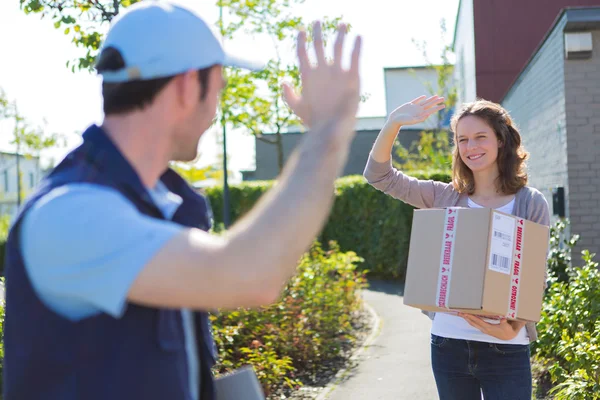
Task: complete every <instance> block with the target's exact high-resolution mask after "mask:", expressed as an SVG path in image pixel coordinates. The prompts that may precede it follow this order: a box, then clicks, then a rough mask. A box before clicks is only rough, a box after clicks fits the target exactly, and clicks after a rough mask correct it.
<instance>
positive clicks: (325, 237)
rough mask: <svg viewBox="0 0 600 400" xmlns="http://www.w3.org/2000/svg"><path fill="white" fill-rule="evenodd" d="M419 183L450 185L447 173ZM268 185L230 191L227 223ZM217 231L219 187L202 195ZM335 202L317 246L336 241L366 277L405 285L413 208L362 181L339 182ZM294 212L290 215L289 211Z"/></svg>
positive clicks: (429, 174) (423, 174) (425, 175)
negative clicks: (353, 257)
mask: <svg viewBox="0 0 600 400" xmlns="http://www.w3.org/2000/svg"><path fill="white" fill-rule="evenodd" d="M411 175H412V176H415V177H418V178H420V179H433V180H438V181H442V182H449V181H450V174H449V173H448V172H445V171H417V172H413V173H411ZM272 184H273V183H272V182H271V181H261V182H244V183H242V184H239V185H234V186H231V188H230V193H231V195H230V198H231V220H232V221H235V220H237V219H238V218H239V217H241V216H242V215H244V214H245V213H246V212H247V211H248V210H250V209H251V208H252V206H254V204H255V203H256V202H257V201H258V199H259V198H260V197H261V196H262V194H263V193H264V192H265V191H267V190H268V189H269V188H270V187H272ZM206 193H207V195H208V198H209V199H210V203H211V206H212V207H213V213H214V219H215V224H216V225H217V227H218V226H219V225H220V224H222V221H223V219H222V218H223V208H222V205H223V200H222V199H223V191H222V187H221V186H218V187H212V188H209V189H208V190H207V191H206ZM335 194H336V199H335V203H334V205H333V208H332V210H331V214H330V216H329V219H328V221H327V223H326V225H325V227H324V228H323V231H322V232H321V234H320V236H319V238H318V240H319V241H320V242H321V243H328V242H329V241H332V240H333V241H336V242H337V243H339V246H340V248H341V249H342V251H355V252H356V253H357V254H360V256H361V257H362V258H364V260H365V261H364V263H363V264H362V265H361V269H363V270H365V271H368V272H369V276H370V277H378V278H386V279H399V280H403V279H404V277H405V273H406V262H407V259H408V246H409V240H410V231H411V227H412V212H413V207H411V206H409V205H407V204H405V203H403V202H401V201H399V200H396V199H394V198H392V197H390V196H388V195H386V194H383V193H381V192H380V191H378V190H376V189H374V188H373V187H372V186H371V185H369V184H368V183H367V182H366V181H365V179H364V178H363V177H362V176H347V177H343V178H340V179H338V180H337V181H336V184H335ZM290 212H293V210H290Z"/></svg>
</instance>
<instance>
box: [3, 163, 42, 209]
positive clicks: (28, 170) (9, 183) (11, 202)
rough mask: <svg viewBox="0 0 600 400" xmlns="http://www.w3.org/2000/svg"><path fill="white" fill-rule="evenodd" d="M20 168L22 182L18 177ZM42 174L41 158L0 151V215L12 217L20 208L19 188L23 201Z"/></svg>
mask: <svg viewBox="0 0 600 400" xmlns="http://www.w3.org/2000/svg"><path fill="white" fill-rule="evenodd" d="M17 160H18V169H17ZM18 170H20V176H21V179H20V182H19V180H18V179H17V177H18V176H19V174H18V173H17V171H18ZM41 175H42V172H41V169H40V163H39V158H37V157H24V156H23V155H20V156H18V158H17V155H16V154H15V153H5V152H0V216H2V215H9V216H10V217H11V218H12V217H13V216H14V215H15V214H16V212H17V208H18V198H19V196H18V193H19V188H20V191H21V201H23V200H24V199H25V198H26V197H27V195H28V194H29V193H30V192H31V191H32V189H33V188H34V187H35V186H36V185H37V184H38V183H39V181H40V180H41ZM19 184H20V185H19Z"/></svg>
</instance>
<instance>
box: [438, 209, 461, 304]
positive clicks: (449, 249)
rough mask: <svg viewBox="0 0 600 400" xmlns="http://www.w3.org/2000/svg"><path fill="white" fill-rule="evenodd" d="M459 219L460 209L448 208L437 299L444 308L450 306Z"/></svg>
mask: <svg viewBox="0 0 600 400" xmlns="http://www.w3.org/2000/svg"><path fill="white" fill-rule="evenodd" d="M457 221H458V209H456V208H453V207H450V208H447V209H446V215H445V220H444V233H443V235H442V254H441V257H440V271H439V275H438V287H437V294H436V299H435V302H436V304H437V305H438V307H442V308H448V296H449V294H450V282H451V278H452V259H453V258H454V242H455V234H456V223H457Z"/></svg>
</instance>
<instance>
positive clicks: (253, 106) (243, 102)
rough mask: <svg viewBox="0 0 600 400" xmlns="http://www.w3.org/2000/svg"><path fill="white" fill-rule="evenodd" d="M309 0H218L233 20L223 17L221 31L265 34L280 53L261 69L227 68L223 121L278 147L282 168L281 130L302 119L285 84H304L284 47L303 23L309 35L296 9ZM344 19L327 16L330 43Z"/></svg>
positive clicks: (226, 34)
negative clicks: (286, 94)
mask: <svg viewBox="0 0 600 400" xmlns="http://www.w3.org/2000/svg"><path fill="white" fill-rule="evenodd" d="M302 3H304V0H253V1H248V0H218V2H217V5H218V6H220V7H223V9H225V10H227V11H228V16H227V19H228V23H227V24H224V23H223V21H220V30H221V34H222V35H223V36H224V37H225V38H233V37H235V35H238V34H241V33H244V34H250V35H259V36H260V35H266V37H268V38H269V39H270V41H271V43H272V46H273V50H274V52H275V57H274V58H273V59H271V60H270V61H269V62H268V63H267V65H266V68H265V69H264V70H262V71H257V72H247V71H241V70H231V71H228V76H227V79H228V85H227V88H226V89H225V92H224V94H223V96H222V110H223V115H222V122H225V123H227V124H230V125H231V126H232V127H233V128H242V129H244V130H246V131H248V132H249V133H251V134H253V135H254V136H255V137H256V138H257V139H258V140H260V141H262V142H265V143H268V144H272V145H274V146H276V149H277V164H278V167H279V171H280V172H281V170H282V169H283V165H284V150H283V141H282V134H283V133H284V132H285V131H286V130H287V129H288V128H290V127H293V126H299V125H300V121H299V119H298V118H297V117H296V115H294V114H293V113H292V112H291V110H290V109H289V108H288V107H287V106H286V105H285V104H284V103H283V101H282V88H281V82H283V81H288V82H289V83H291V84H292V85H294V86H295V87H298V86H299V85H300V73H299V70H298V67H297V66H296V65H295V64H292V63H289V62H286V60H285V58H284V56H283V55H284V54H283V50H284V47H286V46H293V45H294V43H295V42H294V39H295V37H296V35H297V31H298V29H299V28H300V27H305V28H306V29H307V31H308V34H309V38H310V35H311V32H310V31H311V29H310V26H308V27H307V25H308V24H306V23H305V21H303V20H302V18H300V17H298V16H295V15H294V12H293V9H294V7H297V6H298V5H300V4H302ZM340 21H341V17H336V18H324V19H323V21H322V25H323V36H324V40H325V41H327V39H328V37H329V36H331V34H333V33H334V31H335V29H336V27H337V25H338V24H339V23H340ZM309 40H310V39H309Z"/></svg>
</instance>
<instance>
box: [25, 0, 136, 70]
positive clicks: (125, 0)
mask: <svg viewBox="0 0 600 400" xmlns="http://www.w3.org/2000/svg"><path fill="white" fill-rule="evenodd" d="M138 1H140V0H19V2H20V5H21V9H22V10H23V11H24V12H25V13H26V14H32V13H33V14H40V16H41V18H49V19H50V20H51V21H52V22H53V23H54V27H55V28H56V29H62V30H63V31H64V33H65V35H68V36H71V38H72V42H73V43H74V44H75V45H76V46H77V47H81V48H83V49H84V51H85V53H84V54H83V55H82V56H81V57H79V58H78V59H77V60H67V67H70V68H71V70H72V71H73V72H74V71H75V70H77V69H88V70H92V69H93V66H94V61H95V59H96V56H97V54H98V50H99V48H100V44H101V43H102V37H103V34H102V33H101V32H100V31H99V28H100V27H101V26H102V25H104V24H106V23H108V22H110V21H111V20H112V19H113V18H114V17H115V16H117V15H118V14H119V12H120V11H121V10H122V9H123V8H125V7H129V6H130V5H132V4H134V3H137V2H138Z"/></svg>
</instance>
